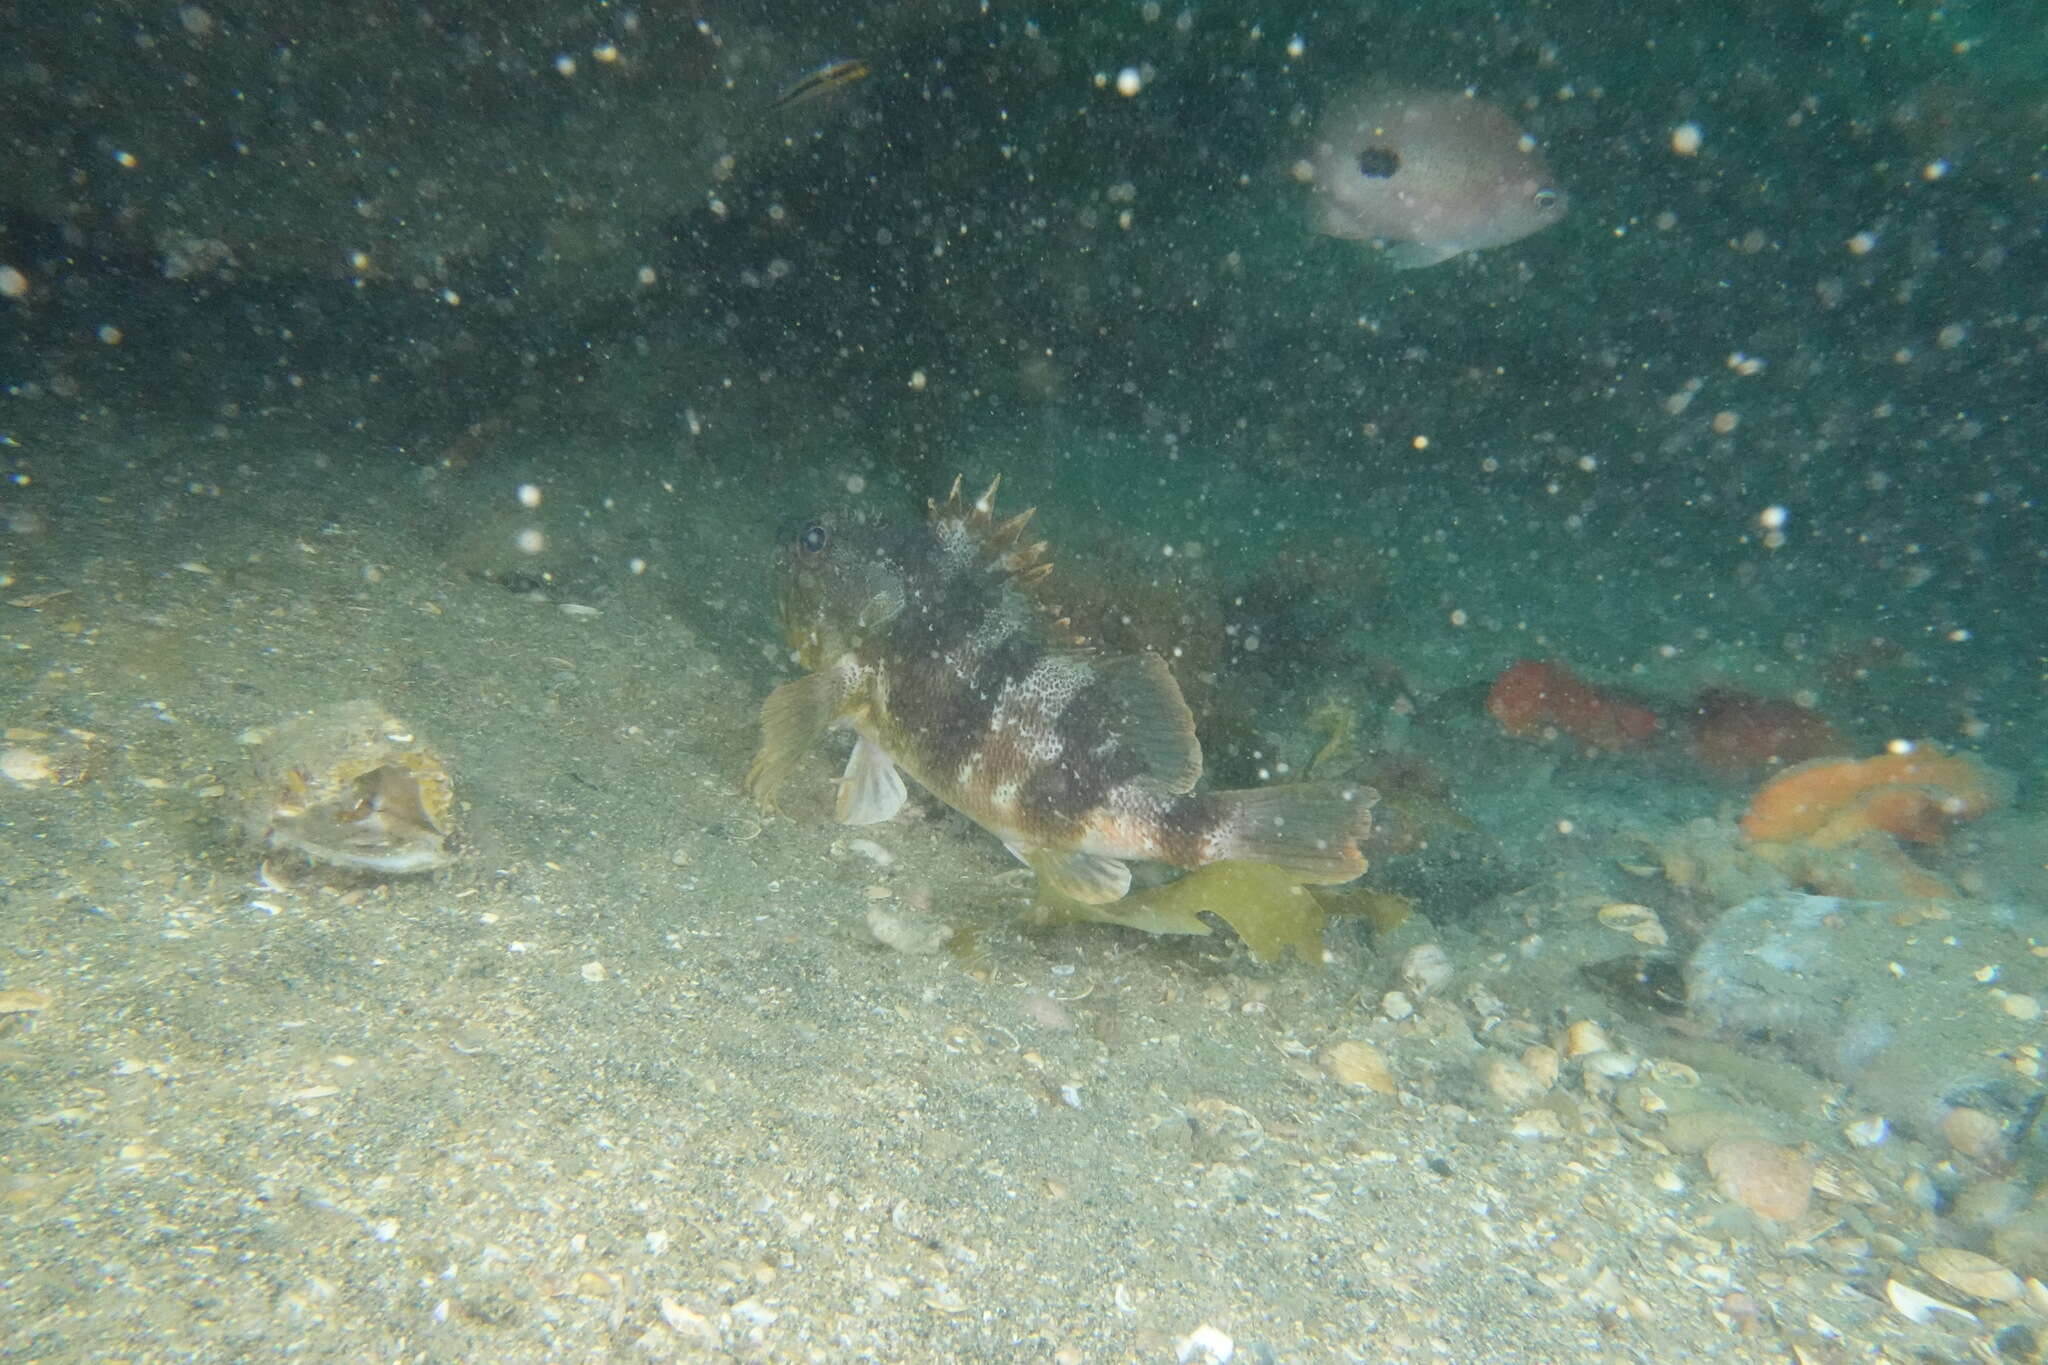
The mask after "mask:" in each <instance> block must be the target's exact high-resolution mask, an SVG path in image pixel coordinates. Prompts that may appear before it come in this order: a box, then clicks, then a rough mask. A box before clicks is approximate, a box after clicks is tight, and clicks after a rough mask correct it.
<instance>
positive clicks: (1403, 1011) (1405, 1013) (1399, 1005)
mask: <svg viewBox="0 0 2048 1365" xmlns="http://www.w3.org/2000/svg"><path fill="white" fill-rule="evenodd" d="M1380 1013H1381V1014H1384V1015H1386V1016H1387V1018H1389V1019H1392V1020H1393V1021H1394V1022H1395V1023H1399V1022H1400V1021H1401V1020H1403V1019H1406V1018H1409V1017H1410V1016H1411V1015H1413V1014H1414V1013H1415V1002H1414V1001H1412V1000H1410V999H1409V998H1408V993H1407V992H1406V991H1388V992H1387V993H1386V994H1385V995H1383V996H1381V997H1380Z"/></svg>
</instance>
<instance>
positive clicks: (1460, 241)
mask: <svg viewBox="0 0 2048 1365" xmlns="http://www.w3.org/2000/svg"><path fill="white" fill-rule="evenodd" d="M1309 172H1310V175H1311V176H1312V179H1313V182H1314V185H1315V202H1314V209H1313V213H1314V223H1315V229H1316V231H1318V232H1321V233H1323V234H1325V235H1327V236H1331V237H1341V238H1344V239H1346V240H1347V241H1356V242H1370V243H1373V244H1375V245H1377V246H1379V247H1380V248H1381V249H1382V250H1384V251H1385V252H1386V254H1387V258H1388V260H1390V261H1391V262H1392V263H1393V265H1394V266H1395V268H1396V269H1400V270H1412V269H1415V268H1417V267H1420V266H1430V265H1437V264H1439V263H1441V262H1443V261H1448V260H1450V259H1451V258H1452V257H1453V256H1459V255H1462V254H1464V253H1465V252H1468V251H1484V250H1486V249H1487V248H1488V247H1495V246H1506V245H1507V244H1508V243H1509V242H1518V241H1520V240H1521V239H1522V238H1524V237H1527V236H1528V235H1529V234H1530V233H1532V232H1541V231H1542V230H1543V229H1544V228H1547V227H1549V226H1550V225H1551V224H1552V223H1555V222H1557V221H1558V220H1559V219H1560V218H1562V217H1564V215H1565V207H1566V203H1565V193H1564V191H1563V190H1562V189H1560V188H1559V187H1558V185H1557V183H1556V182H1555V181H1554V180H1553V179H1552V178H1551V175H1550V167H1549V166H1547V165H1545V164H1544V161H1543V154H1542V153H1541V152H1539V151H1537V150H1536V143H1535V140H1534V139H1533V138H1531V137H1529V136H1528V135H1527V134H1526V133H1524V132H1523V131H1522V130H1521V129H1520V128H1518V127H1516V126H1515V124H1514V121H1513V120H1511V119H1510V118H1508V116H1507V115H1506V114H1503V113H1502V112H1501V111H1500V110H1498V109H1496V108H1494V107H1493V106H1492V105H1490V104H1487V103H1484V102H1483V101H1481V100H1477V99H1474V98H1473V97H1472V96H1470V95H1468V94H1464V93H1462V92H1457V91H1449V92H1446V91H1416V90H1397V89H1389V88H1387V87H1384V86H1369V87H1367V88H1366V89H1364V90H1362V91H1357V92H1354V93H1352V94H1350V95H1348V96H1344V97H1342V98H1339V99H1338V100H1336V101H1335V102H1333V103H1332V104H1331V105H1330V106H1329V108H1328V110H1327V111H1326V112H1325V113H1324V115H1323V119H1322V122H1321V123H1320V124H1319V125H1318V126H1317V128H1316V139H1315V146H1314V150H1313V155H1312V157H1311V158H1310V161H1309Z"/></svg>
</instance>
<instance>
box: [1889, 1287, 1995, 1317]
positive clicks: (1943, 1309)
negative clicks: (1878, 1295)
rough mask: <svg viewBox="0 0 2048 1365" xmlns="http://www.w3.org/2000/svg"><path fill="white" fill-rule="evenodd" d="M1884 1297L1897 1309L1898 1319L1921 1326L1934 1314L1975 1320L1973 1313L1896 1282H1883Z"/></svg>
mask: <svg viewBox="0 0 2048 1365" xmlns="http://www.w3.org/2000/svg"><path fill="white" fill-rule="evenodd" d="M1884 1296H1885V1297H1886V1298H1887V1299H1890V1300H1891V1303H1892V1307H1893V1308H1896V1309H1898V1311H1899V1316H1900V1317H1902V1318H1904V1319H1905V1320H1906V1321H1908V1322H1916V1323H1919V1324H1921V1325H1922V1326H1925V1325H1926V1324H1927V1323H1929V1322H1932V1321H1933V1320H1934V1315H1935V1314H1936V1313H1953V1314H1955V1315H1956V1316H1957V1317H1959V1318H1961V1319H1963V1320H1964V1321H1965V1322H1975V1321H1976V1320H1977V1315H1976V1314H1975V1313H1971V1312H1967V1311H1965V1310H1964V1309H1961V1308H1958V1307H1956V1306H1955V1305H1954V1304H1952V1303H1943V1302H1942V1301H1941V1300H1940V1299H1937V1298H1934V1297H1933V1296H1931V1295H1928V1294H1923V1293H1921V1292H1920V1291H1919V1290H1917V1289H1915V1288H1913V1287H1912V1286H1911V1285H1904V1284H1900V1283H1899V1282H1898V1281H1897V1280H1886V1281H1885V1282H1884Z"/></svg>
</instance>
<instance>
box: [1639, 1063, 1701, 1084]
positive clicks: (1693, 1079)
mask: <svg viewBox="0 0 2048 1365" xmlns="http://www.w3.org/2000/svg"><path fill="white" fill-rule="evenodd" d="M1649 1072H1650V1079H1651V1080H1653V1081H1656V1082H1657V1083H1658V1084H1660V1085H1668V1086H1670V1087H1671V1088H1672V1089H1674V1090H1697V1089H1699V1086H1700V1073H1699V1072H1697V1071H1695V1070H1693V1069H1692V1068H1691V1067H1689V1066H1687V1065H1686V1064H1685V1063H1684V1062H1674V1061H1672V1060H1671V1059H1670V1058H1669V1057H1652V1058H1651V1059H1650V1064H1649Z"/></svg>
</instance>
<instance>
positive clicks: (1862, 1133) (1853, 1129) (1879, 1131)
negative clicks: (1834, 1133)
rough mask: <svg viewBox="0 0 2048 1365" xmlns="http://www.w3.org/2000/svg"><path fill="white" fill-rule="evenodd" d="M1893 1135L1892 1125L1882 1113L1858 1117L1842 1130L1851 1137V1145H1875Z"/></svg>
mask: <svg viewBox="0 0 2048 1365" xmlns="http://www.w3.org/2000/svg"><path fill="white" fill-rule="evenodd" d="M1891 1135H1892V1126H1891V1124H1889V1123H1887V1122H1886V1121H1885V1117H1884V1115H1882V1114H1872V1115H1871V1116H1870V1117H1869V1118H1863V1119H1858V1120H1856V1121H1855V1122H1854V1123H1852V1124H1850V1125H1849V1126H1848V1127H1846V1128H1844V1129H1843V1130H1842V1136H1843V1137H1845V1138H1847V1139H1849V1145H1850V1146H1851V1147H1875V1146H1877V1145H1878V1144H1879V1143H1881V1142H1883V1141H1884V1140H1885V1139H1886V1138H1888V1137H1890V1136H1891Z"/></svg>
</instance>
